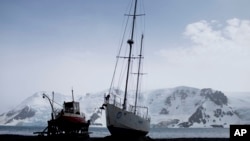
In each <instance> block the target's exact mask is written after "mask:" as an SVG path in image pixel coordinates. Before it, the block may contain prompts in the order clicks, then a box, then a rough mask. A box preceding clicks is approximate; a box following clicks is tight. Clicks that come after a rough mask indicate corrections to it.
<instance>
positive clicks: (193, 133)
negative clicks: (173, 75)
mask: <svg viewBox="0 0 250 141" xmlns="http://www.w3.org/2000/svg"><path fill="white" fill-rule="evenodd" d="M44 128H45V127H37V126H0V134H17V135H34V136H35V134H33V133H34V132H41V131H43V130H44ZM89 132H90V137H105V136H109V135H110V133H109V131H108V129H107V128H101V127H90V128H89ZM147 136H149V137H151V138H229V128H151V129H150V132H149V133H148V134H147Z"/></svg>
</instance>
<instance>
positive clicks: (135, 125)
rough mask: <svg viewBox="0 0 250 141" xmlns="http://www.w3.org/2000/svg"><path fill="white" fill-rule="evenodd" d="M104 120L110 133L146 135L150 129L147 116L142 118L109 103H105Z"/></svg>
mask: <svg viewBox="0 0 250 141" xmlns="http://www.w3.org/2000/svg"><path fill="white" fill-rule="evenodd" d="M106 122H107V127H108V129H109V131H110V133H111V134H112V135H124V134H129V135H131V134H134V135H146V134H147V133H148V132H149V129H150V120H149V119H147V117H145V118H142V117H140V116H138V115H135V114H134V113H133V112H129V111H125V110H122V109H121V108H119V107H116V106H115V105H114V104H109V103H107V104H106Z"/></svg>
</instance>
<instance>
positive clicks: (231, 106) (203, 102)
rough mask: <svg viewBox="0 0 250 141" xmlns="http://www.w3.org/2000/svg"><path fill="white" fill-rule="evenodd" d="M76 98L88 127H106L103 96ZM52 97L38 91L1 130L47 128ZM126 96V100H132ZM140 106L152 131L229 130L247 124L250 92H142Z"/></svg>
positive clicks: (60, 97) (4, 118)
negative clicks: (102, 108) (164, 129)
mask: <svg viewBox="0 0 250 141" xmlns="http://www.w3.org/2000/svg"><path fill="white" fill-rule="evenodd" d="M107 92H108V90H103V91H100V92H96V93H86V94H82V95H75V101H79V102H80V110H81V111H82V112H83V113H85V115H86V117H87V119H90V120H91V125H90V126H95V127H105V126H106V119H105V111H104V110H101V109H100V107H101V106H102V104H103V99H104V95H105V93H107ZM44 93H45V94H47V95H48V96H52V92H48V91H40V92H37V93H35V94H33V95H31V96H30V97H28V98H27V99H25V100H24V101H22V102H21V103H20V104H19V105H17V106H16V107H15V108H13V109H11V110H10V111H8V112H5V113H2V114H1V115H0V125H4V126H46V125H47V121H48V120H49V119H50V118H51V117H50V116H51V107H50V104H49V101H48V100H47V99H43V98H42V95H43V94H44ZM113 93H116V94H118V95H120V96H122V95H121V94H122V91H121V90H118V89H114V90H113ZM133 98H134V96H133V95H129V99H133ZM140 98H141V100H143V104H142V105H147V106H148V107H149V115H150V117H151V126H152V127H169V128H183V127H184V128H188V127H189V128H193V127H194V128H197V127H204V128H212V127H223V128H228V127H229V126H230V125H231V124H249V123H250V92H245V93H240V92H221V91H219V90H213V89H211V88H204V89H198V88H193V87H186V86H179V87H174V88H165V89H157V90H150V91H146V92H143V94H142V95H141V96H140ZM54 100H55V103H54V107H55V109H57V110H60V109H61V108H62V104H63V102H64V101H71V100H72V97H71V95H64V94H61V93H57V92H56V93H55V94H54Z"/></svg>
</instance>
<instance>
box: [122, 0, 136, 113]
mask: <svg viewBox="0 0 250 141" xmlns="http://www.w3.org/2000/svg"><path fill="white" fill-rule="evenodd" d="M136 9H137V0H135V6H134V14H133V15H132V16H133V24H132V32H131V38H130V39H129V40H128V41H127V43H128V44H129V56H128V68H127V78H126V85H125V94H124V101H123V110H125V109H126V108H127V93H128V80H129V73H130V64H131V55H132V46H133V44H134V40H133V39H134V29H135V20H136Z"/></svg>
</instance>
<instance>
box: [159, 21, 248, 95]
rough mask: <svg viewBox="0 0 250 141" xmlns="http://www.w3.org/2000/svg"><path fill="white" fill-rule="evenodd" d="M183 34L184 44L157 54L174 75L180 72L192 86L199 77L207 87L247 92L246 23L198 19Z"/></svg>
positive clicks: (162, 50)
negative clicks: (185, 41)
mask: <svg viewBox="0 0 250 141" xmlns="http://www.w3.org/2000/svg"><path fill="white" fill-rule="evenodd" d="M183 35H184V37H185V38H186V39H187V41H188V42H187V43H186V45H184V46H183V45H182V46H178V47H173V48H165V49H161V50H160V51H158V52H157V54H158V55H160V56H161V57H162V58H163V60H165V61H164V62H165V63H167V64H166V65H168V66H169V67H172V68H171V69H172V70H173V72H179V73H183V74H182V75H183V77H184V78H183V79H185V78H186V79H190V80H187V82H194V83H193V84H194V85H196V84H195V83H197V85H199V84H198V81H200V79H201V77H202V79H203V80H204V81H205V82H206V83H204V84H207V86H209V85H210V84H212V85H211V86H213V84H216V83H217V84H216V86H215V87H217V86H218V87H217V88H222V89H225V90H231V89H232V87H234V88H235V89H236V90H250V89H249V85H248V84H250V61H249V60H250V21H249V20H240V19H237V18H233V19H229V20H227V21H225V22H224V23H221V22H219V21H215V20H213V21H206V20H201V21H198V22H195V23H191V24H188V25H187V26H186V28H185V31H184V32H183ZM164 58H165V59H164ZM169 69H170V68H169ZM180 70H182V71H180ZM175 75H178V74H175ZM187 75H189V77H188V78H187ZM191 79H193V80H191ZM195 79H196V80H198V81H196V82H195ZM215 81H216V82H215ZM230 87H231V88H230ZM235 89H234V90H235Z"/></svg>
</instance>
